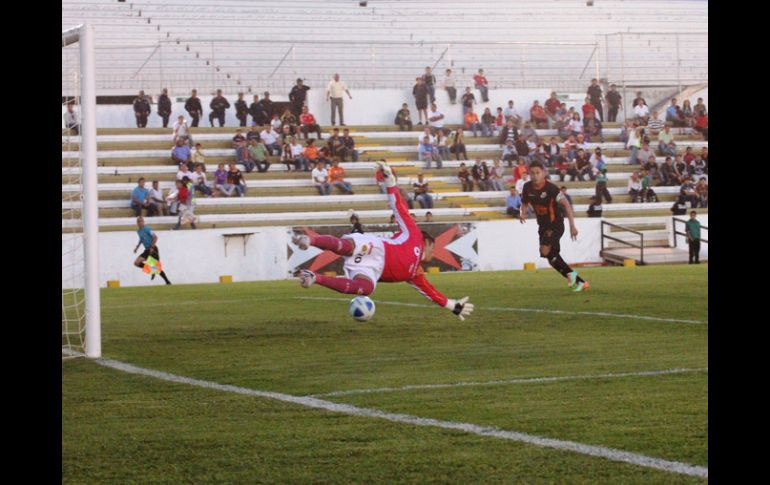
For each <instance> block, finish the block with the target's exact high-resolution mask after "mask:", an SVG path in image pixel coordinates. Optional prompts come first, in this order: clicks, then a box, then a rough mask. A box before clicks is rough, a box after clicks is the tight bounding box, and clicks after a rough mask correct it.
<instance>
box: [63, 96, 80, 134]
mask: <svg viewBox="0 0 770 485" xmlns="http://www.w3.org/2000/svg"><path fill="white" fill-rule="evenodd" d="M64 127H65V128H67V129H68V130H70V131H72V132H73V133H74V135H75V136H78V135H79V134H80V122H79V121H78V114H77V113H75V105H74V103H67V112H66V113H64Z"/></svg>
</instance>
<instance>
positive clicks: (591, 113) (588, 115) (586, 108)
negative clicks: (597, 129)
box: [583, 97, 596, 120]
mask: <svg viewBox="0 0 770 485" xmlns="http://www.w3.org/2000/svg"><path fill="white" fill-rule="evenodd" d="M595 117H596V107H595V106H594V105H592V104H591V98H589V97H586V102H585V104H583V119H584V120H585V119H592V118H595Z"/></svg>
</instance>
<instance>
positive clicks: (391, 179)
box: [375, 162, 397, 187]
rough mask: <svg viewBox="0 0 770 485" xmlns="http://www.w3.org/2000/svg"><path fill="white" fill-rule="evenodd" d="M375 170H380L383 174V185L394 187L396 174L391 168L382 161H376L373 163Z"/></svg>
mask: <svg viewBox="0 0 770 485" xmlns="http://www.w3.org/2000/svg"><path fill="white" fill-rule="evenodd" d="M375 170H381V171H382V174H383V175H384V176H385V186H386V187H395V186H396V183H397V182H396V175H395V174H394V173H393V169H391V168H390V166H388V164H387V163H384V162H376V163H375Z"/></svg>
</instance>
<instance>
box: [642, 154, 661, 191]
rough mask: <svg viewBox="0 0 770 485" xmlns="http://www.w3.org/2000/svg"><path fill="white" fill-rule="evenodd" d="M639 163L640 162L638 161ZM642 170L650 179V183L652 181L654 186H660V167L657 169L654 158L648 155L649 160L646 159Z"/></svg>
mask: <svg viewBox="0 0 770 485" xmlns="http://www.w3.org/2000/svg"><path fill="white" fill-rule="evenodd" d="M639 161H640V162H641V161H642V160H641V159H640V160H639ZM642 168H643V169H644V170H645V171H646V173H647V175H648V176H649V177H650V181H652V182H653V183H654V184H655V185H659V184H660V182H661V180H662V178H661V176H660V167H658V162H656V161H655V156H653V155H650V158H648V159H647V162H645V163H644V165H642Z"/></svg>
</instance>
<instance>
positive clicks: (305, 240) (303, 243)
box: [291, 234, 310, 251]
mask: <svg viewBox="0 0 770 485" xmlns="http://www.w3.org/2000/svg"><path fill="white" fill-rule="evenodd" d="M291 242H292V243H293V244H294V245H295V246H297V247H299V248H300V249H302V250H303V251H304V250H305V249H307V248H309V247H310V236H307V235H305V234H295V235H294V236H292V238H291Z"/></svg>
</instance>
